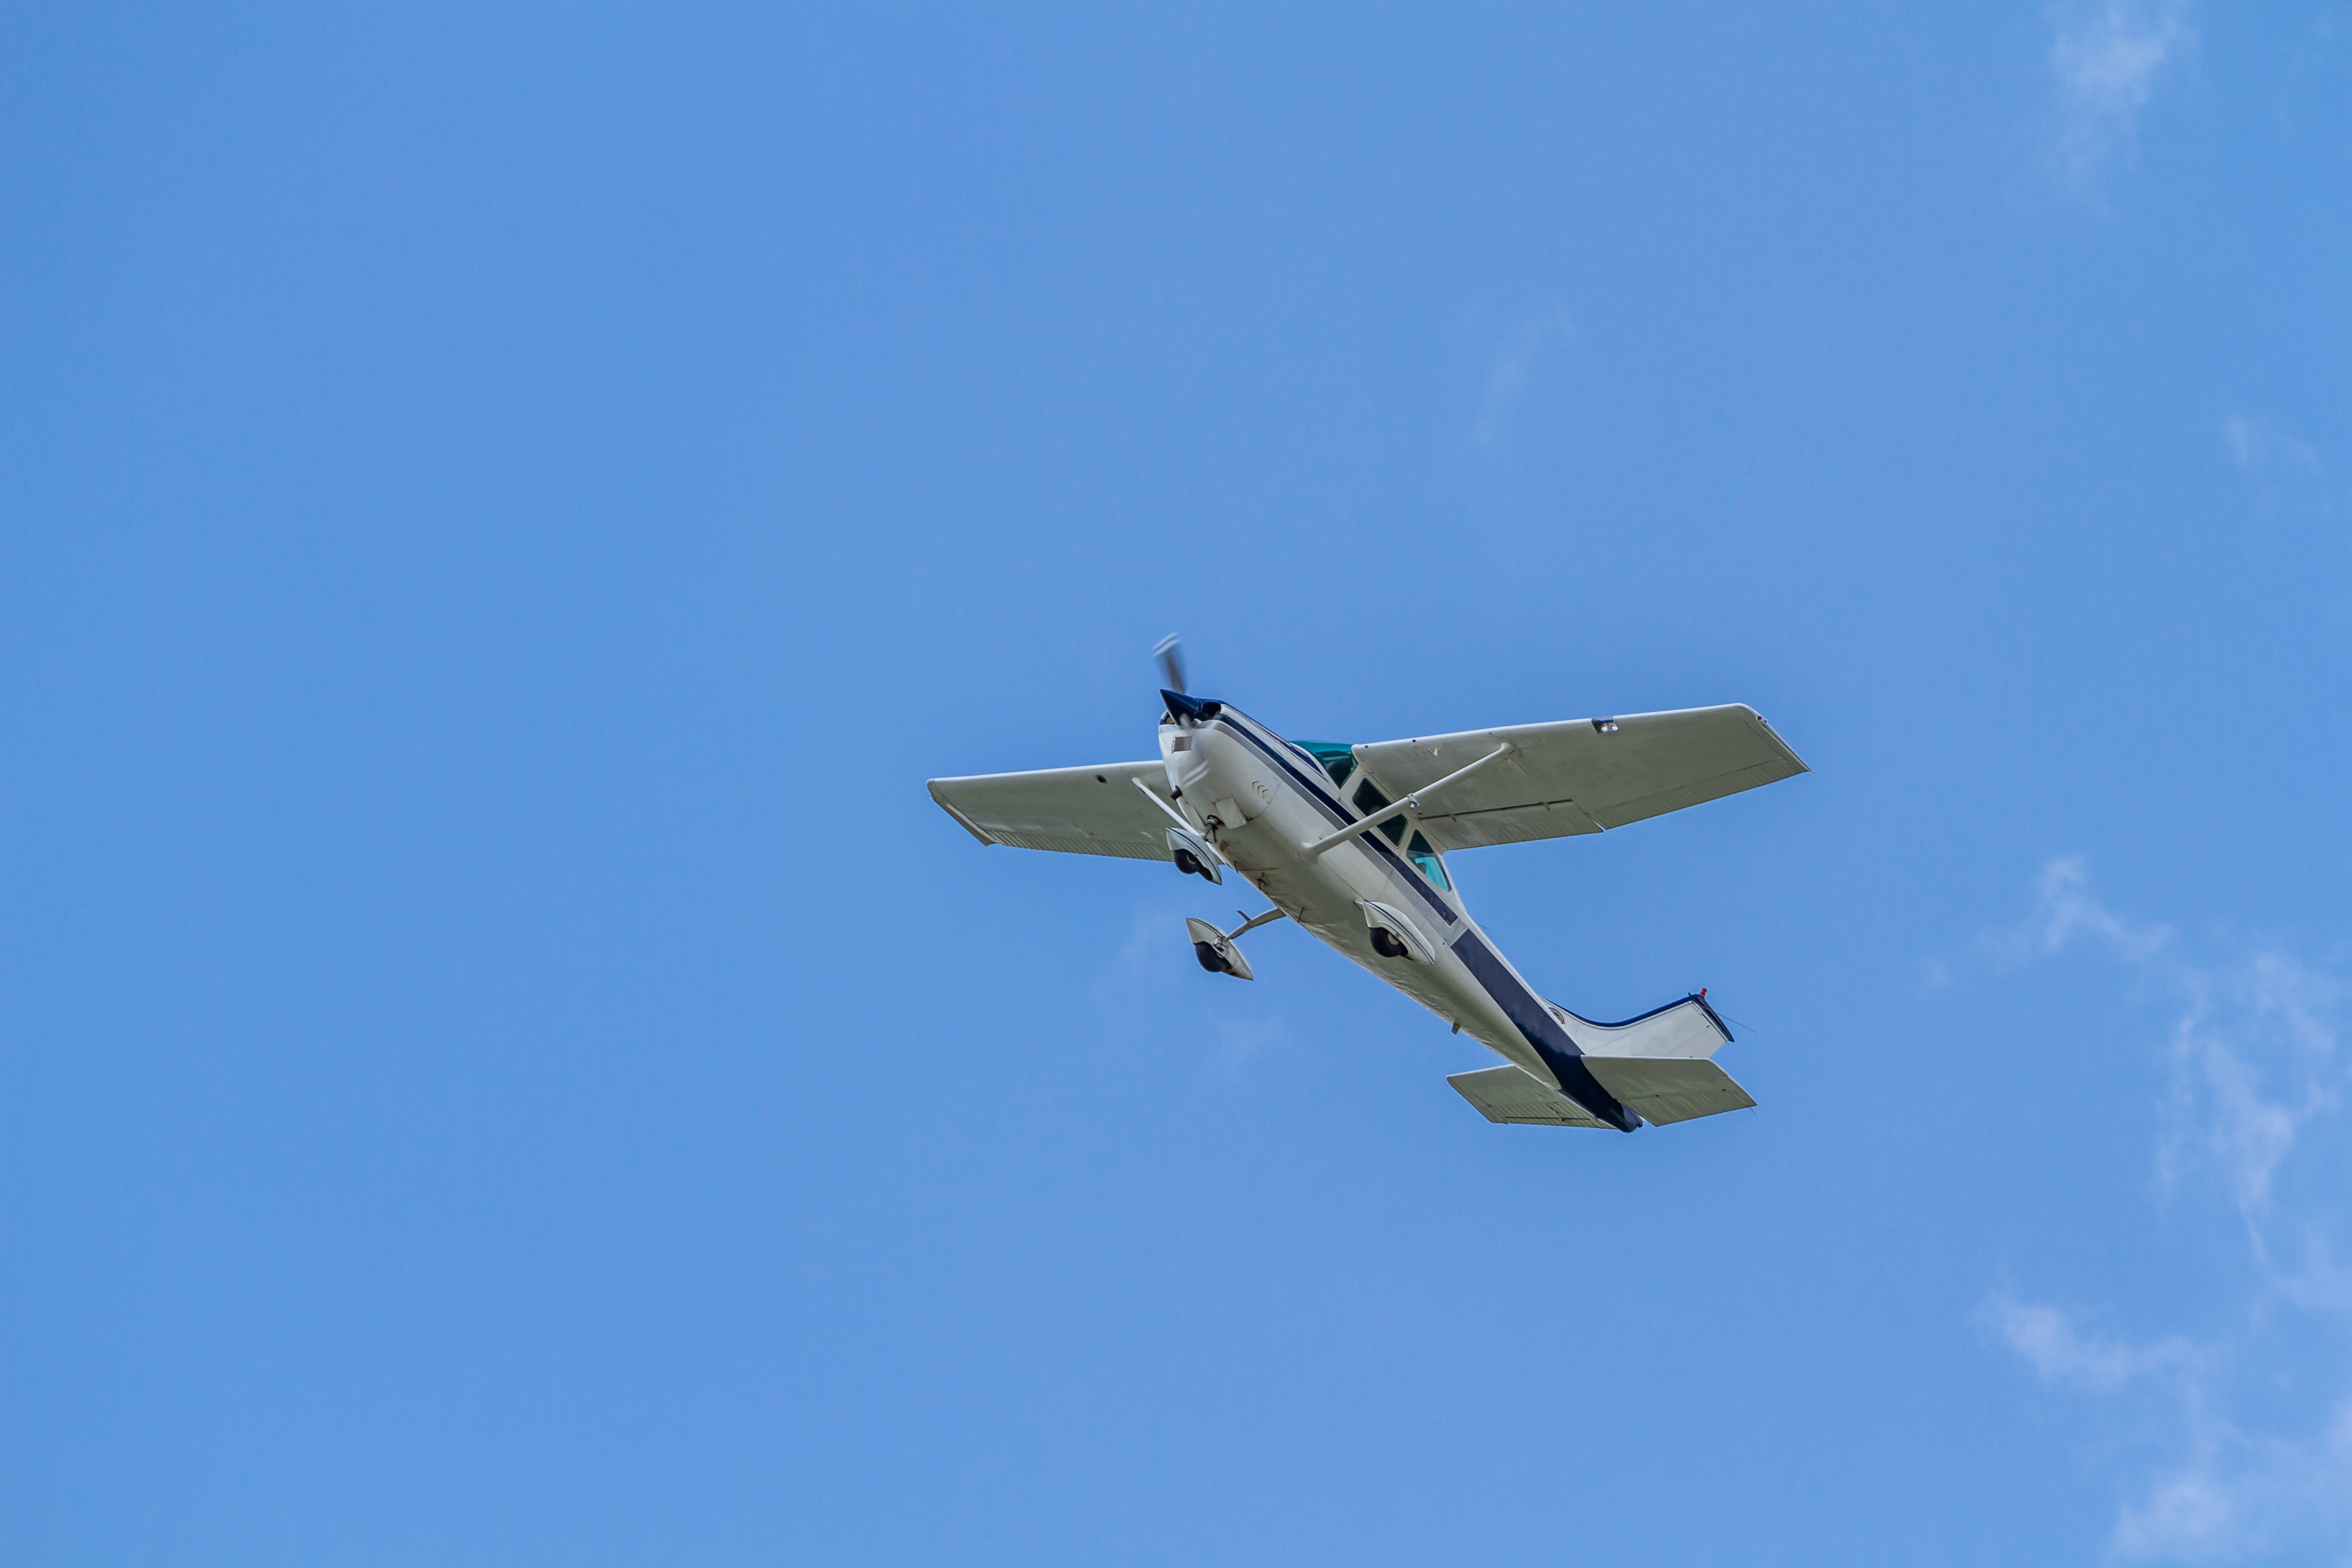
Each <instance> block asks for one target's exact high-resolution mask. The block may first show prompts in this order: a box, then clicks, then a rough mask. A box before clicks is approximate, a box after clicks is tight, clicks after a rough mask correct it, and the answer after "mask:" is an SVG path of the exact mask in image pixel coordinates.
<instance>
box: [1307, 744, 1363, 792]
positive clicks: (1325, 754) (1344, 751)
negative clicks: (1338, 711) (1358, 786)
mask: <svg viewBox="0 0 2352 1568" xmlns="http://www.w3.org/2000/svg"><path fill="white" fill-rule="evenodd" d="M1298 744H1299V746H1300V747H1301V748H1302V749H1304V750H1305V751H1306V752H1307V755H1309V756H1311V757H1313V758H1314V759H1315V760H1316V761H1317V762H1318V763H1322V764H1323V771H1324V772H1325V773H1329V774H1330V775H1331V782H1332V783H1333V784H1346V783H1347V782H1348V775H1349V773H1354V772H1355V771H1356V755H1355V749H1354V748H1353V747H1351V746H1343V745H1341V744H1340V743H1339V742H1337V741H1301V742H1298Z"/></svg>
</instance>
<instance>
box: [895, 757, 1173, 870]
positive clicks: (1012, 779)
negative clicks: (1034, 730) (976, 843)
mask: <svg viewBox="0 0 2352 1568" xmlns="http://www.w3.org/2000/svg"><path fill="white" fill-rule="evenodd" d="M1138 779H1140V780H1141V781H1142V782H1143V784H1144V787H1145V788H1146V789H1149V790H1150V791H1151V793H1152V794H1153V795H1156V796H1158V797H1159V798H1160V799H1161V800H1168V799H1169V795H1168V770H1167V768H1166V767H1165V766H1163V765H1162V764H1161V763H1159V762H1157V761H1153V762H1149V763H1105V764H1103V765H1102V766H1101V767H1096V768H1045V769H1041V770H1040V771H1038V772H1036V773H982V774H981V775H979V776H977V777H974V778H965V779H933V780H932V781H931V783H930V790H931V798H932V799H933V800H935V801H938V802H939V803H940V807H941V808H942V809H943V810H945V811H946V812H947V814H948V815H949V816H952V817H954V818H955V819H956V820H957V821H958V822H961V823H962V824H963V825H964V826H965V827H966V828H967V829H968V830H969V831H970V832H971V836H972V837H974V838H977V839H979V840H980V841H981V842H982V844H1009V845H1011V846H1013V847H1014V848H1015V849H1059V850H1063V851H1065V852H1066V853H1069V854H1074V855H1118V856H1122V857H1124V858H1127V859H1129V860H1165V859H1167V858H1168V830H1169V829H1170V828H1171V827H1172V826H1175V825H1176V819H1175V818H1173V817H1171V816H1169V812H1170V811H1173V810H1175V806H1174V805H1173V804H1172V803H1171V805H1170V806H1169V808H1168V811H1161V810H1160V808H1159V807H1158V806H1155V805H1152V804H1151V802H1150V801H1148V800H1146V799H1144V798H1143V793H1142V791H1141V790H1139V789H1137V788H1136V787H1135V782H1134V781H1136V780H1138Z"/></svg>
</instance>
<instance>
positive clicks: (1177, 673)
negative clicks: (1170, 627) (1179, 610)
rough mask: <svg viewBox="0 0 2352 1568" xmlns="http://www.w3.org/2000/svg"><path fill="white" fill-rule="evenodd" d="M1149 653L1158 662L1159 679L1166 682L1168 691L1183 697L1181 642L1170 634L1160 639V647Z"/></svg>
mask: <svg viewBox="0 0 2352 1568" xmlns="http://www.w3.org/2000/svg"><path fill="white" fill-rule="evenodd" d="M1151 653H1152V657H1153V658H1157V659H1159V660H1160V678H1161V679H1164V680H1166V681H1167V683H1168V689H1169V690H1171V691H1173V692H1175V693H1177V694H1178V695H1179V696H1182V695H1184V694H1185V692H1184V644H1183V642H1182V641H1181V639H1179V638H1178V637H1177V636H1176V634H1175V633H1173V632H1171V633H1169V634H1168V635H1167V636H1166V637H1161V638H1160V645H1159V646H1158V647H1155V648H1153V649H1152V650H1151Z"/></svg>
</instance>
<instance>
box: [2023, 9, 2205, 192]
mask: <svg viewBox="0 0 2352 1568" xmlns="http://www.w3.org/2000/svg"><path fill="white" fill-rule="evenodd" d="M2188 18H2189V6H2188V5H2187V3H2186V0H2100V4H2099V5H2097V6H2095V8H2093V9H2090V10H2088V11H2073V12H2071V13H2068V14H2063V15H2062V16H2060V17H2059V18H2058V26H2057V35H2056V37H2054V38H2053V40H2052V42H2051V46H2050V71H2051V75H2052V77H2053V79H2055V82H2056V85H2057V91H2058V119H2057V123H2056V127H2055V130H2054V131H2053V134H2052V137H2051V142H2050V148H2049V155H2050V163H2051V172H2052V174H2053V176H2054V177H2055V178H2056V180H2057V182H2058V184H2059V185H2060V187H2061V188H2062V189H2064V190H2066V191H2068V192H2071V193H2073V194H2074V195H2081V196H2086V197H2087V196H2090V195H2093V193H2094V192H2095V187H2096V184H2097V181H2098V177H2099V175H2100V174H2102V173H2103V172H2104V171H2105V168H2106V167H2107V165H2108V164H2109V163H2113V162H2115V161H2116V159H2118V158H2121V159H2124V160H2126V161H2128V160H2129V158H2130V157H2131V155H2132V153H2133V150H2134V147H2135V145H2136V143H2137V138H2138V134H2139V121H2140V115H2141V113H2142V112H2143V111H2144V110H2146V109H2147V104H2148V100H2150V99H2151V98H2152V97H2154V96H2155V93H2156V89H2157V88H2158V84H2159V83H2160V82H2161V81H2162V80H2163V79H2164V77H2165V75H2166V74H2167V72H2168V69H2169V68H2172V67H2173V66H2174V65H2175V64H2176V63H2177V62H2179V60H2181V59H2182V58H2184V57H2186V56H2187V55H2188V54H2189V53H2190V52H2191V51H2192V50H2194V49H2195V48H2196V47H2197V31H2196V29H2195V28H2193V27H2191V26H2189V19H2188Z"/></svg>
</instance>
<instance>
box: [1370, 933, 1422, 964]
mask: <svg viewBox="0 0 2352 1568" xmlns="http://www.w3.org/2000/svg"><path fill="white" fill-rule="evenodd" d="M1372 951H1373V952H1377V953H1379V954H1380V955H1381V957H1382V958H1411V957H1412V949H1411V948H1409V947H1407V946H1405V944H1404V939H1403V938H1402V937H1401V936H1399V935H1397V933H1396V932H1394V931H1391V930H1389V929H1388V928H1387V927H1386V926H1374V927H1373V928H1372Z"/></svg>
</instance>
